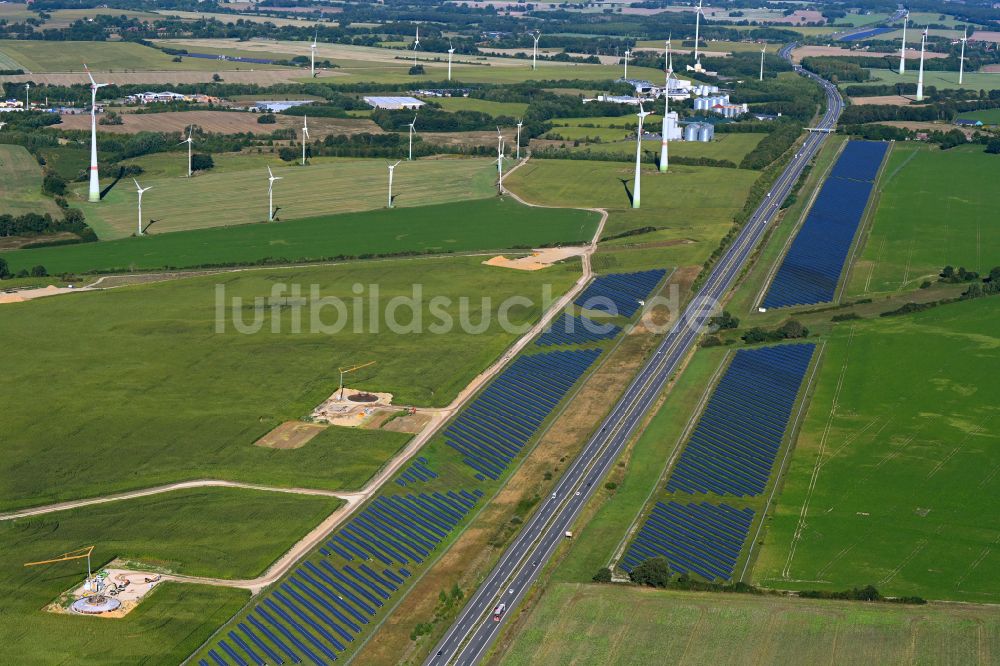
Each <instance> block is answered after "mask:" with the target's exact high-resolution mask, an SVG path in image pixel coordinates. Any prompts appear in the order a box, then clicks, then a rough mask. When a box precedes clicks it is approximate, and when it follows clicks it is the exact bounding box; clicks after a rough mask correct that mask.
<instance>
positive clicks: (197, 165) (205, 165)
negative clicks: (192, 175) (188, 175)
mask: <svg viewBox="0 0 1000 666" xmlns="http://www.w3.org/2000/svg"><path fill="white" fill-rule="evenodd" d="M214 166H215V161H214V160H212V156H211V155H206V154H205V153H195V154H194V155H192V156H191V171H208V170H209V169H211V168H213V167H214Z"/></svg>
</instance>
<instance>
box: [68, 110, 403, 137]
mask: <svg viewBox="0 0 1000 666" xmlns="http://www.w3.org/2000/svg"><path fill="white" fill-rule="evenodd" d="M121 117H122V124H121V125H101V126H100V131H102V132H109V133H113V134H134V133H136V132H185V131H187V127H188V125H198V126H199V127H201V128H202V129H203V130H205V131H206V132H216V133H219V134H237V133H241V132H249V133H253V134H270V133H271V132H273V131H274V130H275V129H277V128H287V127H290V128H293V129H300V128H301V127H302V119H301V118H298V117H296V116H284V115H281V114H278V115H276V116H275V118H276V119H277V121H278V122H277V123H276V124H275V125H261V124H260V123H258V122H257V114H255V113H246V112H240V111H167V112H164V113H123V114H122V115H121ZM57 127H58V128H59V129H79V130H85V129H89V128H90V117H89V116H86V115H82V114H81V115H76V116H62V123H61V124H59V125H58V126H57ZM364 132H367V133H369V134H382V133H383V132H382V128H380V127H379V126H378V125H376V124H375V123H374V122H372V121H371V120H369V119H367V118H310V119H309V137H310V138H311V139H313V140H317V139H319V140H322V139H324V138H325V137H326V136H327V135H330V134H348V135H352V134H361V133H364Z"/></svg>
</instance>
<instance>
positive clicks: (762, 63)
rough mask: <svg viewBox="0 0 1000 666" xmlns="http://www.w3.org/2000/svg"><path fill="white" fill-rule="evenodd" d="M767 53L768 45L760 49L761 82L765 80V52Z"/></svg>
mask: <svg viewBox="0 0 1000 666" xmlns="http://www.w3.org/2000/svg"><path fill="white" fill-rule="evenodd" d="M765 51H767V44H765V45H764V46H762V47H761V49H760V80H761V81H763V80H764V52H765Z"/></svg>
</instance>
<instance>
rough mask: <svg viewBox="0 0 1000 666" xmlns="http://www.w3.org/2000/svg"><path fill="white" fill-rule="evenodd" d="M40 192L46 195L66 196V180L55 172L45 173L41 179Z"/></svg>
mask: <svg viewBox="0 0 1000 666" xmlns="http://www.w3.org/2000/svg"><path fill="white" fill-rule="evenodd" d="M42 191H43V192H45V193H46V194H52V195H55V196H63V195H65V194H66V179H65V178H63V177H62V176H60V175H59V174H57V173H56V172H55V171H47V172H46V173H45V178H43V179H42Z"/></svg>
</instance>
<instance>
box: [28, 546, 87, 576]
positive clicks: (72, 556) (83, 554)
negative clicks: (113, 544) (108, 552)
mask: <svg viewBox="0 0 1000 666" xmlns="http://www.w3.org/2000/svg"><path fill="white" fill-rule="evenodd" d="M94 548H96V546H84V547H83V548H77V549H76V550H71V551H69V552H68V553H63V554H62V555H60V556H58V557H53V558H52V559H51V560H42V561H40V562H25V563H24V566H26V567H37V566H41V565H43V564H55V563H56V562H67V561H69V560H82V559H83V558H87V580H90V554H91V553H93V552H94Z"/></svg>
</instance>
